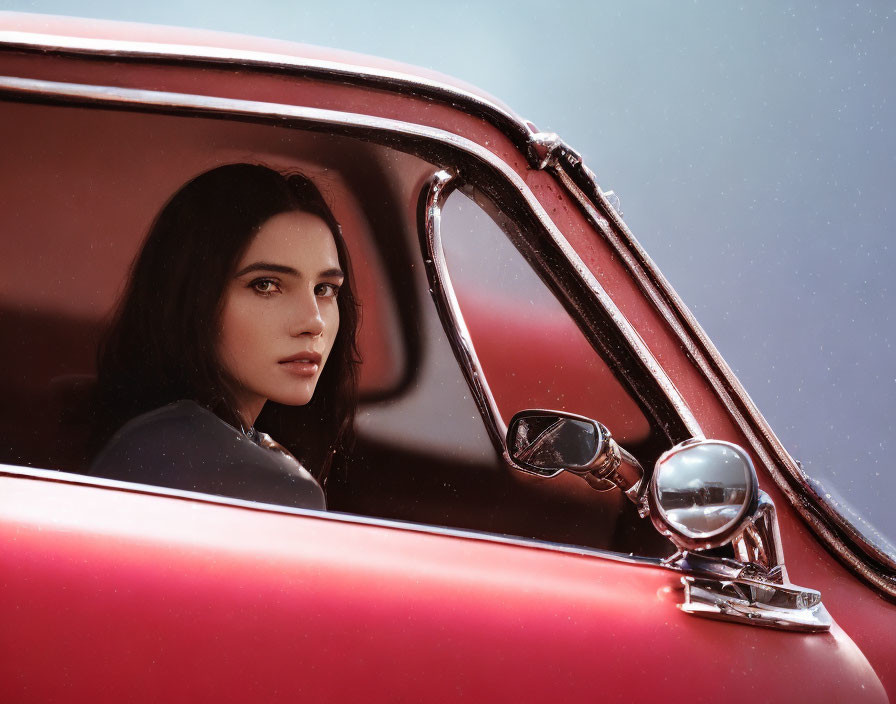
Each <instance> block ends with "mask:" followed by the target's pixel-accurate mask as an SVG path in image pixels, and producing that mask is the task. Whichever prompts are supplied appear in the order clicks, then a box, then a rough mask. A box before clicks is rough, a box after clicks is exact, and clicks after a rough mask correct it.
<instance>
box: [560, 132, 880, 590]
mask: <svg viewBox="0 0 896 704" xmlns="http://www.w3.org/2000/svg"><path fill="white" fill-rule="evenodd" d="M543 141H546V140H543ZM548 143H549V151H550V153H549V154H546V155H544V156H543V160H544V164H545V168H547V169H549V170H550V172H551V173H553V174H554V175H555V176H556V177H557V178H558V180H559V181H560V182H561V183H562V184H563V186H564V187H565V188H566V189H567V191H568V192H569V193H570V194H571V196H572V197H573V198H574V199H575V200H576V202H577V203H578V204H579V206H580V207H581V209H582V210H583V212H584V213H585V215H586V217H587V218H588V220H589V221H590V222H591V224H592V225H593V226H594V227H595V228H596V229H597V230H598V231H599V232H600V233H601V234H602V235H603V237H604V238H605V239H606V240H607V241H608V242H609V243H610V244H611V246H612V247H613V249H614V251H615V252H616V253H617V255H618V256H619V258H620V259H621V261H622V262H623V263H624V264H625V266H626V268H627V269H628V270H629V272H630V273H631V275H632V277H633V278H634V279H635V281H636V282H637V284H638V286H639V288H640V290H641V291H642V292H643V293H644V294H645V295H646V296H647V297H648V298H649V299H650V301H651V303H652V304H653V305H654V306H655V308H656V309H657V311H658V312H659V313H660V314H661V315H662V317H663V319H664V320H665V321H666V323H667V324H668V325H669V327H670V328H671V329H672V331H673V332H674V333H675V335H676V337H677V338H678V340H679V342H680V344H681V345H682V347H683V348H684V349H685V350H686V351H687V353H688V354H689V355H690V356H691V357H692V358H693V359H694V361H695V362H696V364H697V366H698V368H699V369H700V371H701V372H702V373H703V376H704V378H706V380H707V381H708V382H709V383H710V385H711V386H712V388H713V390H714V391H715V393H716V395H717V396H718V397H719V399H720V400H721V401H722V403H723V405H724V406H725V408H726V410H727V411H728V413H729V414H730V416H731V417H732V419H733V420H734V421H735V423H736V424H737V425H738V427H739V428H740V430H741V432H743V433H744V435H745V436H746V438H747V440H748V441H749V443H750V447H751V449H752V450H753V451H754V452H755V453H756V454H757V456H758V457H759V458H760V460H761V461H762V463H763V464H764V465H765V467H766V468H767V469H768V471H769V474H770V475H771V477H772V479H773V480H774V482H775V484H776V485H777V486H778V488H779V489H781V491H782V492H783V493H784V495H785V496H786V497H787V499H788V500H789V501H790V503H791V505H792V506H793V507H794V508H795V509H796V510H797V512H798V513H799V515H800V516H801V517H802V518H803V520H804V521H805V522H806V523H807V524H808V525H809V526H810V528H812V530H813V531H814V532H815V533H816V535H817V536H818V537H819V538H820V539H821V540H822V541H823V542H824V543H825V544H827V545H828V547H829V548H830V549H831V550H833V552H834V553H835V554H836V556H837V557H838V558H839V559H840V560H841V561H842V562H843V563H844V564H845V565H846V566H847V567H849V568H850V569H852V570H853V571H854V572H856V573H857V574H858V575H859V576H860V577H862V578H863V579H865V580H866V581H867V582H869V583H870V584H871V585H873V586H874V587H876V588H878V589H880V590H881V591H883V592H884V593H885V594H887V595H889V596H891V597H896V574H887V573H886V570H887V569H889V570H893V571H896V561H894V560H893V559H892V558H891V557H890V556H888V555H886V554H884V553H882V552H881V551H880V550H878V549H877V548H876V547H875V546H873V545H872V544H870V543H869V542H868V541H867V540H865V539H864V538H863V537H862V535H861V533H860V532H859V531H858V530H857V529H856V528H855V527H854V526H852V525H851V524H850V523H849V521H848V520H846V519H845V518H844V517H843V516H840V515H839V514H838V513H837V512H836V511H835V509H833V508H832V507H831V506H830V505H829V504H828V503H827V502H826V501H825V499H824V498H823V497H822V496H821V495H820V494H819V493H818V492H817V491H816V490H815V488H814V487H813V486H812V483H811V480H810V479H809V477H808V476H807V475H806V474H805V472H803V471H802V469H801V468H800V467H799V465H798V464H797V462H796V461H795V460H794V459H793V457H791V456H790V454H789V453H788V452H787V450H786V449H785V448H784V446H783V445H782V443H781V441H780V440H779V439H778V437H777V436H776V435H775V433H774V431H773V430H772V429H771V427H770V426H769V424H768V421H766V420H765V418H764V417H763V416H762V414H761V412H760V411H759V409H758V408H757V407H756V404H755V403H754V402H753V400H752V399H751V398H750V396H749V394H748V393H747V391H746V389H744V387H743V385H742V384H741V383H740V381H739V380H738V378H737V376H736V375H735V374H734V372H733V371H732V370H731V368H730V367H729V366H728V364H727V363H726V362H725V360H724V359H723V358H722V356H721V355H720V354H719V352H718V350H717V349H716V347H715V345H713V343H712V341H711V340H710V339H709V337H708V336H707V335H706V332H705V331H704V330H703V328H702V327H700V324H699V323H698V322H697V320H696V318H695V317H694V315H693V313H691V311H690V310H689V309H688V307H687V305H686V304H685V303H684V301H683V300H682V299H681V297H680V296H679V295H678V293H676V291H675V289H674V288H673V287H672V285H671V284H670V283H669V281H668V280H667V279H666V278H665V277H664V276H663V274H662V273H661V272H660V271H659V269H658V268H657V266H656V264H655V263H654V262H653V260H652V259H651V258H650V256H649V255H648V254H647V252H645V251H644V249H643V247H642V246H641V244H640V243H639V242H638V240H637V239H636V238H635V236H634V235H633V234H632V232H631V230H629V229H628V226H627V225H626V224H625V222H624V221H623V220H622V218H621V217H620V216H619V214H618V213H617V212H616V211H615V210H614V208H613V207H612V205H611V204H610V202H609V201H608V200H607V199H606V197H605V196H604V194H603V191H602V190H601V189H600V186H599V185H598V184H597V179H596V177H595V175H594V173H593V172H592V171H591V170H590V169H588V167H587V166H585V164H584V163H583V162H582V160H581V157H580V156H579V155H578V154H577V153H576V152H575V151H573V150H572V149H570V148H569V147H567V146H566V145H565V144H563V143H562V141H559V140H557V141H556V142H550V141H548ZM586 191H587V192H586ZM817 509H820V510H821V513H822V515H819V513H818V510H817ZM831 524H833V526H832V525H831ZM838 533H839V534H838ZM843 533H846V534H847V535H848V536H849V541H847V540H844V539H843V535H842V534H843ZM850 542H852V543H853V544H854V545H855V547H853V546H851V545H850V544H849V543H850ZM855 548H858V552H857V550H856V549H855ZM860 553H864V555H865V556H867V557H866V558H863V557H862V555H861V554H860ZM871 560H876V561H877V562H878V563H879V564H881V565H882V566H884V569H879V568H875V567H874V566H873V565H869V564H868V563H869V561H871Z"/></svg>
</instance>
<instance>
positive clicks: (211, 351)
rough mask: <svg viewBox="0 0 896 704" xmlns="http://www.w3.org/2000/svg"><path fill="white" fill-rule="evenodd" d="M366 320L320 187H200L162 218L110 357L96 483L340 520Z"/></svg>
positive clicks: (230, 179) (234, 179)
mask: <svg viewBox="0 0 896 704" xmlns="http://www.w3.org/2000/svg"><path fill="white" fill-rule="evenodd" d="M357 321H358V306H357V304H356V301H355V298H354V295H353V290H352V283H351V272H350V266H349V258H348V252H347V250H346V247H345V242H344V240H343V238H342V234H341V231H340V227H339V224H338V223H337V222H336V219H335V218H334V216H333V213H332V212H331V210H330V208H329V207H328V206H327V204H326V202H325V201H324V199H323V197H322V196H321V194H320V192H319V191H318V189H317V187H316V186H315V185H314V184H313V183H312V182H311V181H310V180H309V179H307V178H305V177H304V176H301V175H299V174H281V173H279V172H277V171H274V170H272V169H269V168H266V167H263V166H256V165H250V164H232V165H228V166H221V167H218V168H215V169H212V170H211V171H208V172H206V173H204V174H202V175H200V176H198V177H196V178H195V179H193V180H192V181H190V182H189V183H188V184H186V185H185V186H184V187H183V188H181V189H180V191H178V192H177V193H176V194H175V195H174V197H172V199H171V200H170V201H169V202H168V203H167V204H166V205H165V207H164V208H163V209H162V211H161V212H160V213H159V215H158V217H157V218H156V220H155V223H154V224H153V226H152V228H151V229H150V232H149V236H148V238H147V240H146V242H145V244H144V246H143V249H142V250H141V252H140V254H139V256H138V258H137V260H136V262H135V263H134V266H133V270H132V273H131V277H130V280H129V283H128V285H127V289H126V291H125V293H124V296H123V298H122V301H121V303H120V305H119V308H118V310H117V313H116V315H115V318H114V320H113V322H112V325H111V327H110V330H109V332H108V334H107V336H106V339H105V340H104V342H103V344H102V345H101V349H100V355H99V362H98V384H97V393H96V397H95V404H94V409H95V432H94V440H93V447H94V450H96V449H98V448H102V449H101V451H100V452H99V453H98V454H97V455H96V456H95V458H94V460H93V463H92V465H91V473H92V474H95V475H98V476H104V477H111V478H115V479H122V480H127V481H136V482H142V483H147V484H155V485H162V486H169V487H173V488H177V489H186V490H192V491H200V492H204V493H212V494H220V495H226V496H231V497H237V498H244V499H247V500H253V501H264V502H270V503H278V504H286V505H293V506H302V507H310V508H324V507H325V500H324V494H323V491H322V489H321V486H323V485H325V483H326V478H327V475H328V474H329V472H330V471H331V469H332V468H333V467H334V466H336V465H339V464H341V463H343V462H345V460H346V452H347V449H348V447H349V445H350V440H351V435H352V422H353V418H354V413H355V406H356V398H357V365H358V363H359V359H358V354H357V348H356V345H355V335H356V328H357ZM256 426H257V428H258V429H259V430H256ZM261 431H263V432H261ZM267 433H270V435H268V434H267ZM271 436H273V437H274V438H276V439H277V440H278V441H279V442H275V441H274V440H272V439H271ZM306 467H307V470H306V469H305V468H306ZM309 470H310V471H309Z"/></svg>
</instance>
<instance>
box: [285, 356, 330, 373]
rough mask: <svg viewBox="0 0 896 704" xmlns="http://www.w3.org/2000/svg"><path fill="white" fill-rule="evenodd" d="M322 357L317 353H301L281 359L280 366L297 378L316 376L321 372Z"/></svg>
mask: <svg viewBox="0 0 896 704" xmlns="http://www.w3.org/2000/svg"><path fill="white" fill-rule="evenodd" d="M320 362H321V355H320V354H318V353H317V352H300V353H299V354H294V355H292V356H291V357H286V358H284V359H281V360H280V361H279V362H278V364H280V366H281V367H283V368H284V369H285V370H286V371H288V372H289V373H290V374H295V375H296V376H314V375H315V374H317V372H318V371H319V370H320Z"/></svg>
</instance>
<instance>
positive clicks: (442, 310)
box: [419, 171, 560, 476]
mask: <svg viewBox="0 0 896 704" xmlns="http://www.w3.org/2000/svg"><path fill="white" fill-rule="evenodd" d="M456 184H457V181H456V174H454V173H450V172H448V171H438V172H436V173H435V174H434V175H433V177H432V178H431V179H430V180H429V183H427V184H426V185H425V186H424V187H423V193H421V208H422V212H421V213H420V220H422V222H421V223H419V224H420V225H422V227H420V228H419V232H420V249H421V250H422V255H423V264H424V267H425V268H426V276H427V279H428V280H429V291H430V293H431V294H432V299H433V303H435V306H436V310H437V311H438V314H439V318H441V320H442V327H443V328H444V329H445V334H446V335H448V337H449V339H450V341H451V349H452V350H454V356H455V357H456V358H457V363H458V365H459V366H460V368H461V371H462V372H463V374H464V376H465V377H466V379H467V384H468V385H469V387H470V390H471V391H472V392H473V398H474V399H475V401H476V406H477V408H479V413H480V414H481V415H482V420H483V421H484V422H485V427H486V429H487V430H488V434H489V437H490V438H491V441H492V445H494V447H495V451H496V452H497V453H498V454H499V455H501V456H502V457H503V459H504V461H505V462H506V463H507V464H508V465H510V466H513V467H516V468H518V469H520V470H521V471H524V472H526V473H527V474H536V475H537V476H556V475H557V474H559V473H560V470H558V471H556V472H551V473H549V474H541V473H538V472H533V471H531V470H528V469H526V468H523V467H519V466H518V465H517V464H516V463H515V462H514V461H513V460H512V459H511V457H510V454H509V453H508V451H507V443H506V441H505V438H506V437H507V426H506V424H505V423H504V419H503V418H502V417H501V412H500V410H499V409H498V404H497V402H496V401H495V396H494V394H492V391H491V388H490V387H489V384H488V379H487V378H486V376H485V372H484V371H483V369H482V364H481V363H480V362H479V356H478V355H477V354H476V348H475V347H474V346H473V340H472V337H471V336H470V330H469V329H468V328H467V323H466V321H465V320H464V316H463V313H462V312H461V309H460V303H459V302H458V300H457V295H456V294H455V292H454V285H453V284H452V283H451V276H450V274H449V273H448V265H447V262H446V261H445V250H444V249H443V247H442V227H441V222H442V205H443V203H444V202H445V200H446V199H447V198H448V196H449V195H451V194H452V193H453V192H454V188H455V186H456Z"/></svg>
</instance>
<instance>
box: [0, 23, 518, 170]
mask: <svg viewBox="0 0 896 704" xmlns="http://www.w3.org/2000/svg"><path fill="white" fill-rule="evenodd" d="M0 20H2V14H0ZM0 50H20V51H30V52H35V53H41V54H58V55H66V56H84V57H105V58H108V59H112V60H138V61H141V62H151V61H157V62H161V63H171V62H174V63H178V64H181V63H184V62H200V63H204V64H211V65H215V66H220V67H223V68H228V67H231V68H241V69H247V68H248V69H255V70H263V71H272V72H275V71H276V72H285V73H288V74H290V75H292V76H303V77H309V78H318V79H324V80H330V81H340V82H343V83H345V82H350V83H353V84H358V85H372V86H378V87H384V88H388V89H391V90H393V91H395V92H398V93H403V94H411V95H417V96H420V97H424V98H430V99H435V100H439V101H442V102H444V103H446V104H448V105H458V104H461V105H463V106H464V108H465V109H469V110H470V111H471V112H474V113H478V114H479V115H480V116H481V117H483V118H485V119H486V120H488V121H489V122H490V123H491V124H493V125H494V126H495V127H497V128H498V129H500V130H501V131H502V132H503V133H504V134H505V135H506V136H507V137H509V138H510V139H511V141H513V143H514V144H515V145H516V146H517V148H519V149H520V150H521V151H523V152H524V153H526V154H527V155H528V156H529V158H530V160H531V159H533V158H534V157H533V156H532V153H531V140H532V134H533V131H532V129H531V128H530V126H529V124H527V123H526V121H525V120H524V119H523V118H522V117H520V116H519V115H517V114H516V113H515V112H513V111H512V110H510V109H509V108H507V107H506V106H503V105H499V104H498V103H496V102H495V101H493V100H490V99H489V98H487V97H485V96H483V95H478V94H476V93H473V92H471V91H467V90H464V89H462V88H458V87H456V86H453V85H451V84H449V83H443V82H441V81H437V80H435V79H431V78H424V77H422V76H417V75H414V74H410V73H403V72H401V71H393V70H389V69H380V68H372V67H369V66H360V65H356V64H347V63H342V62H339V61H328V60H325V59H309V58H302V57H297V56H290V55H288V54H277V53H271V52H264V51H255V50H248V49H219V48H217V47H210V46H197V45H190V44H163V43H159V42H144V41H134V40H120V39H97V38H86V37H70V36H65V35H57V34H41V33H34V32H23V31H15V30H0Z"/></svg>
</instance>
